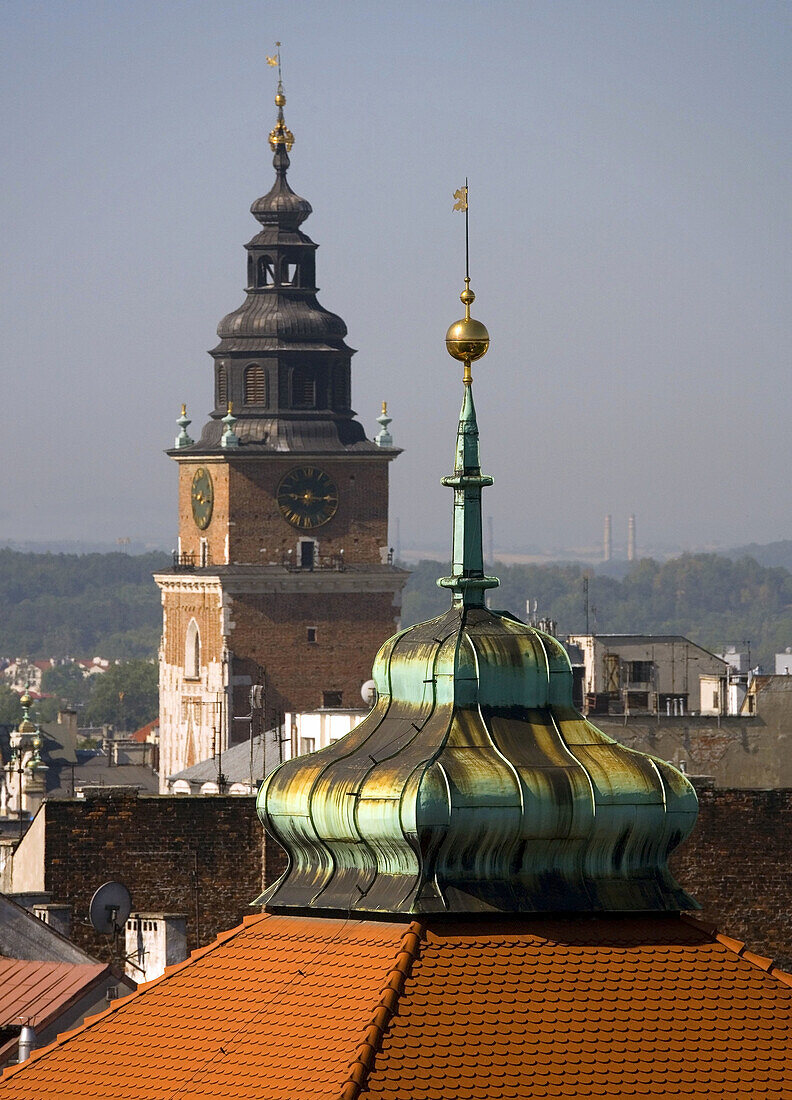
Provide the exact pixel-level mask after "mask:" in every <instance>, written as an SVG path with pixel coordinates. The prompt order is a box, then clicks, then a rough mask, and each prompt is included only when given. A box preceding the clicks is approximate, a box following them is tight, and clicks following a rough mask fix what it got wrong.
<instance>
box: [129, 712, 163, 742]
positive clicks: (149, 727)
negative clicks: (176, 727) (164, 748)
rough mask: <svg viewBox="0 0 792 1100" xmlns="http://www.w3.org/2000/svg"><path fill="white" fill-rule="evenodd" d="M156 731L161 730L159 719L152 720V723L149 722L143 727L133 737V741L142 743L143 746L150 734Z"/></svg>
mask: <svg viewBox="0 0 792 1100" xmlns="http://www.w3.org/2000/svg"><path fill="white" fill-rule="evenodd" d="M155 729H159V718H154V719H152V721H151V722H147V723H146V724H145V726H141V727H140V729H139V730H135V732H134V733H133V734H132V735H131V740H132V741H140V743H141V744H143V743H145V742H146V741H147V740H148V736H149V734H150V733H153V731H154V730H155Z"/></svg>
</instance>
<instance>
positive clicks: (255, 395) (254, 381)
mask: <svg viewBox="0 0 792 1100" xmlns="http://www.w3.org/2000/svg"><path fill="white" fill-rule="evenodd" d="M268 388H269V387H268V386H267V373H266V371H265V370H264V368H263V367H260V366H259V365H258V363H253V364H251V366H249V367H245V404H246V405H268V404H269V394H268V393H267V390H268Z"/></svg>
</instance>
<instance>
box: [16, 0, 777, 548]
mask: <svg viewBox="0 0 792 1100" xmlns="http://www.w3.org/2000/svg"><path fill="white" fill-rule="evenodd" d="M0 26H1V27H2V32H3V33H2V45H0V51H1V53H0V56H2V59H3V65H2V72H1V73H0V88H2V93H1V94H2V102H3V107H4V110H3V118H2V122H1V123H0V126H2V133H3V146H4V150H5V153H6V164H7V168H6V173H5V175H6V181H5V184H6V185H5V187H4V189H3V213H4V220H5V225H6V241H5V245H6V248H5V280H4V287H3V291H4V293H3V295H2V298H3V301H2V311H3V321H4V325H3V330H4V336H5V347H4V359H5V364H4V365H5V371H4V375H5V379H6V394H7V398H6V401H7V417H6V430H5V432H3V434H2V444H0V446H2V449H3V461H4V469H5V470H6V478H5V479H4V482H3V490H2V498H1V499H0V539H2V540H9V539H10V540H14V541H17V542H25V541H52V540H54V541H58V540H77V541H84V542H87V543H93V542H97V543H102V542H107V543H110V544H112V543H114V542H115V540H116V539H118V538H130V539H131V540H132V541H133V542H136V543H140V544H142V545H148V544H152V545H160V546H163V547H166V546H171V545H173V543H174V541H175V533H176V470H175V464H174V463H172V462H171V461H170V460H169V459H167V457H165V456H164V454H163V453H162V452H163V451H164V450H165V449H166V448H167V447H169V446H171V445H172V442H173V437H174V436H175V434H176V430H177V428H176V424H175V420H176V417H177V416H178V414H179V408H180V405H181V402H182V401H187V404H188V412H189V414H190V416H191V417H192V419H193V426H192V429H191V431H192V432H193V434H195V433H196V432H199V431H200V428H201V425H202V424H203V423H204V421H205V420H206V417H207V413H208V411H209V408H210V405H211V403H212V399H211V394H212V373H211V360H210V358H209V356H208V355H207V354H206V349H207V348H210V347H212V346H213V345H214V343H215V342H216V337H215V328H216V325H217V323H218V321H219V320H220V318H221V317H222V316H223V315H224V314H225V313H227V312H228V311H229V310H231V309H233V308H235V307H236V306H237V305H239V304H240V303H241V301H242V300H243V296H244V293H243V289H242V288H243V285H244V282H245V262H244V249H243V245H244V243H245V241H247V240H249V239H250V237H251V236H252V235H253V233H254V232H255V228H256V223H255V222H254V221H253V219H252V217H251V216H250V213H249V206H250V203H251V202H252V201H253V200H254V199H255V198H257V197H258V196H259V195H261V194H264V193H265V192H266V191H267V190H268V189H269V187H270V185H271V181H272V168H271V154H270V151H269V148H268V146H267V144H266V136H267V133H268V131H269V129H270V127H271V125H272V122H273V117H274V106H273V102H272V101H273V95H274V90H275V81H274V76H273V71H272V69H269V68H268V67H267V66H266V64H265V55H266V54H267V53H272V52H273V49H274V43H275V40H276V39H279V40H281V41H282V42H283V58H284V82H285V86H286V94H287V100H288V102H287V107H286V118H287V122H288V124H289V126H290V127H291V129H292V130H293V131H294V133H295V136H296V143H295V147H294V149H293V151H292V167H291V170H290V173H289V179H290V183H291V184H292V186H293V187H294V189H295V190H296V191H297V192H298V193H299V194H301V195H303V196H304V197H305V198H307V199H308V200H309V201H310V202H311V204H312V205H313V208H314V214H313V215H312V216H311V218H310V219H309V220H308V221H307V223H306V224H305V226H304V229H305V231H306V232H307V233H308V235H309V236H310V237H311V238H312V239H313V240H315V241H316V242H317V243H318V244H319V245H320V246H321V247H320V250H319V253H318V257H317V270H318V283H319V286H320V288H321V289H320V292H319V300H320V302H321V303H322V304H323V305H324V306H325V307H327V308H328V309H331V310H333V311H334V312H337V313H339V314H340V315H341V316H342V317H343V318H344V320H345V321H346V323H347V325H348V328H349V338H348V340H349V343H350V344H351V345H352V346H353V347H355V348H358V349H359V353H358V354H357V355H356V356H355V358H354V360H353V404H354V407H355V408H356V409H357V411H358V415H359V417H360V419H361V421H362V422H363V423H364V425H365V426H366V429H367V432H368V434H369V435H373V434H374V432H375V431H376V430H377V424H376V421H375V417H376V416H377V414H378V412H379V406H380V402H381V401H382V400H383V399H387V400H388V404H389V410H390V412H391V414H392V415H393V418H394V419H393V424H392V427H391V430H392V432H393V435H394V439H395V442H396V444H397V445H398V446H400V447H403V448H404V454H402V455H401V456H400V457H399V459H398V460H397V461H396V462H395V463H394V464H393V466H392V468H391V471H392V480H391V485H392V491H391V516H392V518H394V519H395V518H398V519H399V525H400V539H399V541H400V543H401V545H402V547H404V548H409V547H417V548H421V547H424V546H427V547H432V546H436V547H442V546H444V545H445V544H446V541H447V540H448V539H449V537H450V524H451V494H450V492H449V491H448V490H444V489H443V488H441V487H440V484H439V480H440V478H441V477H442V476H443V475H444V474H446V473H448V472H449V471H450V467H451V463H452V456H453V435H454V430H455V426H456V420H457V414H458V408H459V402H460V398H461V393H460V390H461V386H460V383H459V370H458V368H457V365H456V364H454V363H453V362H452V361H451V360H450V359H449V357H448V356H447V354H446V352H445V348H444V342H443V338H444V334H445V330H446V328H447V326H448V325H449V324H450V323H451V322H452V321H453V320H455V319H456V318H457V316H458V315H459V314H460V311H461V306H460V303H459V299H458V294H459V291H460V289H461V286H462V275H463V274H464V272H463V262H464V246H463V223H462V219H461V217H460V216H459V215H454V214H452V213H451V205H452V197H451V196H452V192H453V191H454V189H455V188H456V187H458V186H459V185H460V183H461V182H462V181H463V179H464V177H465V176H466V175H467V176H469V177H470V184H471V190H470V199H471V247H472V276H473V288H474V290H475V291H476V294H477V300H476V303H475V307H474V315H476V316H478V317H480V318H481V320H483V321H484V322H485V323H486V325H487V327H488V328H489V330H490V334H491V337H492V347H491V350H490V352H489V354H488V355H487V357H486V358H485V359H484V360H483V361H482V362H481V363H480V364H479V365H478V367H477V369H476V370H475V371H474V375H475V379H476V386H475V389H476V402H477V408H478V413H479V423H480V428H481V441H482V460H483V465H484V468H485V472H487V473H489V474H492V475H493V476H494V477H495V485H494V487H493V488H492V489H489V490H487V491H486V493H485V497H484V512H485V515H487V516H489V515H491V516H492V517H493V523H494V532H495V538H494V541H495V548H496V556H497V553H498V550H499V548H500V550H501V552H505V551H506V550H507V549H508V550H510V551H511V552H516V550H515V548H520V547H535V548H537V547H538V548H540V552H546V551H547V549H548V548H562V547H567V548H570V547H571V548H574V547H597V546H600V545H601V539H602V525H603V517H604V515H605V513H611V514H612V516H613V531H614V549H615V550H617V551H618V549H619V545H620V544H621V543H622V542H626V526H627V516H628V515H629V514H630V513H635V514H636V516H637V525H638V550H639V553H643V552H646V549H647V548H651V547H663V546H666V547H679V548H680V549H681V548H695V547H699V548H702V547H718V546H719V547H723V548H730V547H734V546H740V545H743V544H746V543H751V542H759V543H766V542H772V541H776V540H781V539H784V538H788V537H792V522H790V520H789V519H788V518H787V517H788V515H789V513H790V511H791V510H792V485H790V484H789V483H788V482H785V481H784V480H783V479H782V478H781V477H780V474H781V472H783V470H784V469H786V468H787V466H788V464H789V456H788V447H787V436H788V428H787V424H786V415H785V414H786V409H787V407H788V406H789V404H790V387H792V378H790V369H789V366H790V361H791V360H792V309H791V308H790V307H791V306H792V264H791V263H790V254H791V253H790V228H791V226H790V222H791V221H792V202H791V201H790V200H791V199H792V173H790V159H792V142H791V141H790V138H792V110H791V109H790V108H792V88H791V87H790V82H789V79H788V58H789V56H790V54H791V53H792V49H791V47H792V7H790V5H788V4H783V3H754V4H751V5H746V4H744V3H730V2H719V3H709V2H701V3H696V4H695V5H693V4H689V3H684V4H683V3H674V2H669V3H666V4H663V5H657V4H653V3H645V2H640V0H638V2H629V3H628V2H604V0H603V2H598V3H597V4H596V5H594V4H591V3H585V2H580V0H570V2H567V3H564V4H559V3H556V2H537V3H532V4H530V5H529V4H520V3H514V4H511V3H502V4H500V5H493V4H490V3H482V2H476V0H470V2H467V3H462V4H459V5H454V6H452V5H450V4H427V3H416V2H407V3H404V4H402V5H400V6H399V8H398V9H395V8H391V7H390V6H385V5H380V4H376V3H358V2H354V0H352V2H348V3H338V2H336V3H333V2H325V3H321V4H320V3H318V2H313V0H306V2H302V3H293V4H291V5H289V6H288V7H284V6H283V5H275V4H272V3H261V2H253V0H234V2H229V3H219V2H217V3H205V2H200V0H195V2H192V3H190V4H158V3H153V2H150V0H135V2H134V3H132V2H118V3H109V2H105V3H100V2H84V0H74V2H71V3H65V2H60V0H55V2H50V3H47V4H37V5H31V4H28V3H21V2H16V0H11V2H7V3H6V4H5V5H4V6H3V8H2V10H1V11H0ZM12 405H13V407H12ZM395 541H396V533H395V531H394V530H393V529H392V530H391V542H392V543H393V542H395ZM542 548H544V550H542Z"/></svg>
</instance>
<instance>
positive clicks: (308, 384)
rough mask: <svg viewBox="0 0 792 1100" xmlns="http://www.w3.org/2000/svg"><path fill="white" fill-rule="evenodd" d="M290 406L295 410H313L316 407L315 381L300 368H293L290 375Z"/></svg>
mask: <svg viewBox="0 0 792 1100" xmlns="http://www.w3.org/2000/svg"><path fill="white" fill-rule="evenodd" d="M292 405H294V407H295V408H296V409H313V408H314V407H315V405H316V379H315V378H314V376H313V374H312V373H311V372H310V371H307V370H303V369H302V368H300V367H295V369H294V373H293V374H292Z"/></svg>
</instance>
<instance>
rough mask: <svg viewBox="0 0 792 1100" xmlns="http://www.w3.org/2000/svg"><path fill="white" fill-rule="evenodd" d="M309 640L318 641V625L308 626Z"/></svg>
mask: <svg viewBox="0 0 792 1100" xmlns="http://www.w3.org/2000/svg"><path fill="white" fill-rule="evenodd" d="M308 641H309V642H315V641H316V627H315V626H309V627H308Z"/></svg>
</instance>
